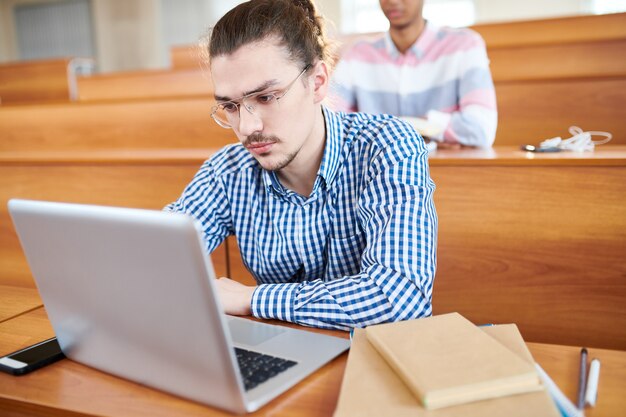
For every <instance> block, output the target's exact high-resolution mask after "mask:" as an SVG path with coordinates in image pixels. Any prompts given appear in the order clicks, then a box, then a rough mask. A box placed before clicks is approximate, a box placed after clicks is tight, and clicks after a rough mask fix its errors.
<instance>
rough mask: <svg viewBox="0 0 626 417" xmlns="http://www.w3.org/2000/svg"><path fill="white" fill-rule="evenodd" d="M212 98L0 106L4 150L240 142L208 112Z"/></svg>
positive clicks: (168, 146)
mask: <svg viewBox="0 0 626 417" xmlns="http://www.w3.org/2000/svg"><path fill="white" fill-rule="evenodd" d="M212 105H213V100H212V99H209V98H204V97H200V98H185V99H169V100H149V101H107V102H94V103H69V104H50V105H29V106H6V107H2V108H0V138H2V140H0V152H2V151H29V150H31V151H45V150H57V151H64V150H76V149H82V150H91V149H136V148H138V149H163V148H165V149H175V148H183V149H184V148H206V147H221V146H224V145H226V144H228V143H234V142H237V138H236V137H235V134H234V133H233V131H232V130H231V129H224V128H222V127H220V126H218V125H217V124H216V123H215V122H214V121H213V120H212V119H211V117H210V113H211V107H212Z"/></svg>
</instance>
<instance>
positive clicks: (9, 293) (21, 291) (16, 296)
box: [0, 285, 42, 323]
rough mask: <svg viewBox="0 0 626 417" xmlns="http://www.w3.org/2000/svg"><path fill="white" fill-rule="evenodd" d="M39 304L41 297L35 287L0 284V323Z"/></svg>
mask: <svg viewBox="0 0 626 417" xmlns="http://www.w3.org/2000/svg"><path fill="white" fill-rule="evenodd" d="M41 305H42V301H41V298H39V294H38V292H37V290H36V289H35V288H22V287H11V286H8V285H0V323H2V322H3V321H7V320H10V319H12V318H13V317H15V316H18V315H20V314H22V313H24V312H26V311H29V310H33V309H35V308H37V307H41Z"/></svg>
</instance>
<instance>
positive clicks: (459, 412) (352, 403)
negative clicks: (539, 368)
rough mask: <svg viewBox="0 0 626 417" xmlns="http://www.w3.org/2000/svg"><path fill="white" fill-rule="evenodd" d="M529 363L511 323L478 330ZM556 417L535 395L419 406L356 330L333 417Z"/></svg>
mask: <svg viewBox="0 0 626 417" xmlns="http://www.w3.org/2000/svg"><path fill="white" fill-rule="evenodd" d="M480 329H481V331H483V332H485V333H486V334H488V335H490V336H491V337H493V338H494V339H495V340H498V341H499V342H500V343H502V344H503V345H504V346H506V347H507V348H509V349H511V351H512V352H514V353H515V354H517V355H519V356H520V357H522V358H523V359H524V360H526V361H528V362H529V363H532V362H533V359H532V356H531V355H530V352H529V351H528V349H527V348H526V345H525V343H524V341H523V339H522V337H521V335H520V334H519V332H518V330H517V327H516V326H515V325H514V324H507V325H498V326H492V327H485V328H480ZM355 415H358V416H363V417H378V416H381V415H393V416H397V417H404V416H407V417H408V416H412V417H422V416H429V417H431V416H432V417H457V416H459V417H460V416H463V417H473V416H476V417H478V416H480V417H501V416H507V417H527V416H541V417H543V416H545V417H560V414H559V412H558V410H557V409H556V407H555V406H554V403H553V402H552V400H551V399H550V397H549V395H548V393H547V392H546V391H545V390H544V389H543V388H542V389H541V390H540V391H535V392H530V393H524V394H518V395H511V396H506V397H500V398H494V399H489V400H483V401H478V402H472V403H467V404H461V405H456V406H451V407H446V408H441V409H437V410H428V409H426V408H424V407H423V406H422V405H421V404H420V402H419V401H418V400H417V399H416V398H415V396H414V395H413V394H412V393H411V391H409V389H408V388H407V386H406V385H405V384H404V382H402V380H401V379H400V378H399V377H398V376H397V375H396V373H395V372H394V371H393V370H392V369H391V368H390V367H389V365H388V364H387V362H386V361H385V360H384V359H383V358H382V357H381V356H380V355H379V354H378V352H377V351H376V349H374V347H373V346H372V345H371V344H370V343H369V341H368V339H367V336H366V335H365V330H363V329H355V333H354V338H353V341H352V347H351V348H350V354H349V356H348V364H347V367H346V372H345V374H344V379H343V383H342V385H341V391H340V394H339V401H338V403H337V408H336V410H335V414H334V417H349V416H350V417H351V416H355Z"/></svg>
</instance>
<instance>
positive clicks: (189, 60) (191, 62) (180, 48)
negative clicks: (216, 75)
mask: <svg viewBox="0 0 626 417" xmlns="http://www.w3.org/2000/svg"><path fill="white" fill-rule="evenodd" d="M207 54H208V52H207ZM170 63H171V65H172V68H173V69H175V70H182V69H198V68H201V67H205V66H206V64H207V62H206V58H204V52H203V51H202V49H201V46H200V45H198V44H191V45H176V46H173V47H171V48H170Z"/></svg>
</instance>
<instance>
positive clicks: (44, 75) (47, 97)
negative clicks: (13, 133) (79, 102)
mask: <svg viewBox="0 0 626 417" xmlns="http://www.w3.org/2000/svg"><path fill="white" fill-rule="evenodd" d="M70 62H71V59H69V58H63V59H51V60H42V61H22V62H12V63H8V64H0V103H1V104H3V105H6V104H15V103H27V102H45V101H69V100H70V97H71V95H70V84H71V83H73V82H75V81H74V80H73V77H74V75H73V73H72V72H71V70H70V69H69V66H70Z"/></svg>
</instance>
